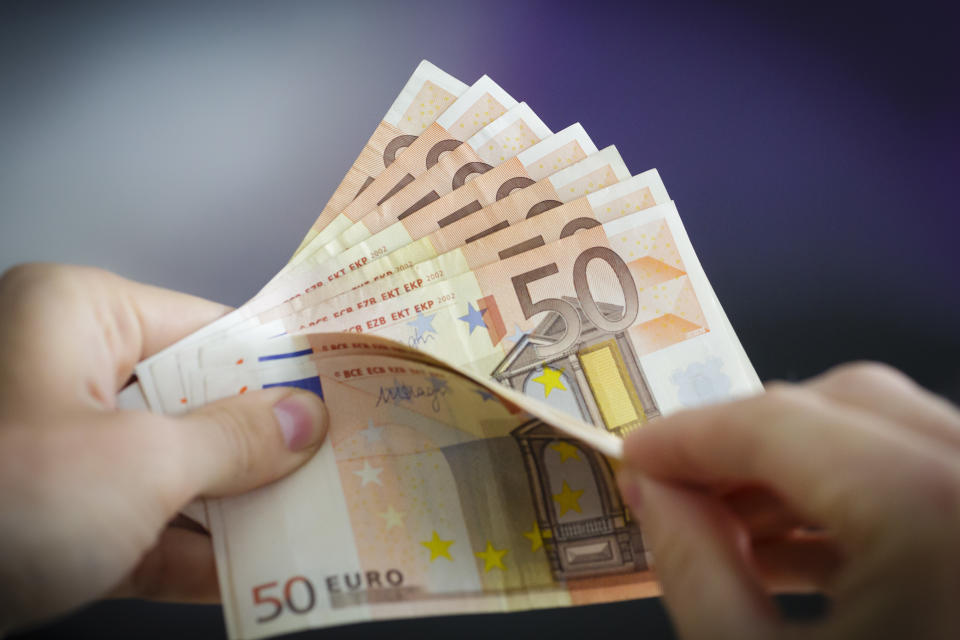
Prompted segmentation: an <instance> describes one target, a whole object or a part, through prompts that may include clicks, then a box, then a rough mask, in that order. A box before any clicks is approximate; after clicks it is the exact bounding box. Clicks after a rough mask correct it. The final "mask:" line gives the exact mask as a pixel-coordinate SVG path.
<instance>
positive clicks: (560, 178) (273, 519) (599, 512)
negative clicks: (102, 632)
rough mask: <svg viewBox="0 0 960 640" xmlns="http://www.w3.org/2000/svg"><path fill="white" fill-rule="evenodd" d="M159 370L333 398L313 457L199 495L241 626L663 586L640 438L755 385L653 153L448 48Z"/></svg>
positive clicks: (155, 400) (171, 375)
mask: <svg viewBox="0 0 960 640" xmlns="http://www.w3.org/2000/svg"><path fill="white" fill-rule="evenodd" d="M697 213H698V214H700V215H702V214H704V213H705V212H697ZM137 376H138V381H139V386H137V387H133V388H131V389H130V390H129V391H127V392H125V393H124V394H123V398H122V402H123V403H124V404H125V405H126V406H133V405H136V404H138V403H140V404H141V405H144V406H146V407H147V408H149V409H150V410H152V411H157V412H163V413H167V414H176V413H180V412H184V411H188V410H190V409H192V408H195V407H197V406H199V405H202V404H204V403H206V402H210V401H213V400H217V399H220V398H224V397H228V396H232V395H235V394H242V393H246V392H247V391H249V390H253V389H261V388H265V387H272V386H278V385H286V386H296V387H301V388H304V389H309V390H312V391H313V392H315V393H317V394H319V395H321V396H322V397H323V398H324V400H325V402H326V403H327V406H328V409H329V413H330V416H331V426H330V431H329V436H328V438H327V442H326V443H325V444H324V446H323V447H322V448H321V449H320V451H319V453H318V454H317V455H316V456H315V457H314V458H313V459H312V460H311V461H310V462H309V463H307V464H306V465H305V466H304V467H303V468H302V469H301V470H299V471H298V472H297V473H295V474H294V475H292V476H290V477H288V478H286V479H284V480H282V481H280V482H276V483H274V484H272V485H269V486H267V487H264V488H262V489H259V490H257V491H255V492H252V493H249V494H246V495H243V496H238V497H233V498H226V499H220V500H210V501H206V502H205V503H196V504H193V505H190V507H189V509H188V510H187V513H188V514H189V515H190V516H191V517H194V518H195V519H197V520H199V521H201V522H203V523H204V524H206V525H207V526H208V527H209V529H210V531H211V533H212V536H213V540H214V545H215V550H216V557H217V565H218V571H219V576H220V586H221V590H222V596H223V603H224V610H225V616H226V620H227V627H228V631H229V634H230V636H231V637H232V638H260V637H264V636H269V635H274V634H278V633H284V632H290V631H295V630H299V629H304V628H309V627H324V626H331V625H337V624H344V623H350V622H358V621H364V620H377V619H384V618H394V617H407V616H421V615H441V614H452V613H466V612H484V611H510V610H517V609H528V608H538V607H559V606H572V605H579V604H587V603H595V602H604V601H613V600H624V599H629V598H638V597H645V596H651V595H655V594H656V593H657V587H656V583H655V581H654V579H653V577H652V574H651V571H650V567H651V558H650V556H649V553H648V552H647V551H646V550H645V548H644V542H643V536H642V533H641V530H640V527H639V526H638V523H637V522H636V521H635V520H633V518H632V517H631V514H630V513H629V511H628V509H627V508H626V507H625V505H624V503H623V501H622V500H621V498H620V496H619V494H618V492H617V488H616V483H615V480H614V471H615V465H616V460H615V458H616V457H617V456H618V455H619V451H620V447H619V444H620V442H621V439H622V438H623V436H625V435H626V434H628V433H629V432H630V431H632V430H634V429H638V428H642V427H643V425H644V423H646V422H647V421H648V420H653V419H655V418H656V417H658V416H661V415H666V414H669V413H671V412H674V411H677V410H679V409H681V408H684V407H692V406H697V405H701V404H704V403H708V402H715V401H719V400H723V399H727V398H730V397H733V396H738V395H744V394H749V393H753V392H756V391H757V390H759V389H760V383H759V381H758V379H757V376H756V374H755V372H754V371H753V368H752V367H751V365H750V362H749V360H748V359H747V357H746V355H745V353H744V351H743V349H742V347H741V345H740V343H739V341H738V340H737V337H736V335H735V334H734V332H733V329H732V328H731V326H730V323H729V322H728V320H727V318H726V316H725V314H724V312H723V309H722V308H721V306H720V304H719V301H718V300H717V298H716V295H715V294H714V292H713V290H712V288H711V286H710V283H709V282H708V281H707V278H706V276H705V275H704V273H703V270H702V268H701V266H700V263H699V262H698V260H697V257H696V254H695V253H694V251H693V248H692V246H691V244H690V239H689V238H688V237H687V234H686V232H685V230H684V227H683V224H682V223H681V221H680V217H679V215H678V213H677V208H676V206H675V205H674V203H673V202H672V201H671V200H670V198H669V196H668V195H667V190H666V188H665V187H664V185H663V183H662V182H661V180H660V176H659V174H658V173H657V171H656V170H655V169H651V170H648V171H644V172H642V173H638V174H635V175H631V172H630V170H628V169H627V167H626V166H625V164H624V162H623V160H622V159H621V157H620V155H619V153H618V152H617V150H616V148H615V147H613V146H610V147H607V148H605V149H602V150H598V149H597V147H596V146H595V145H594V143H593V141H592V140H591V139H590V137H589V135H588V134H587V132H586V131H585V130H584V128H583V127H582V126H580V125H579V124H573V125H570V126H568V127H566V128H564V129H562V130H560V131H558V132H556V133H554V132H553V131H551V129H549V128H548V127H547V125H545V124H544V123H543V122H541V120H540V119H539V118H538V117H537V115H536V114H535V113H534V111H533V110H532V109H531V108H530V107H529V106H528V105H527V104H526V103H523V102H519V103H518V102H517V101H516V100H515V99H514V98H513V97H511V96H510V95H509V94H507V92H505V91H504V90H503V89H501V88H500V87H499V86H498V85H497V84H496V83H495V82H494V81H493V80H491V79H490V78H488V77H486V76H484V77H482V78H480V79H479V80H477V81H476V82H475V83H474V84H472V85H470V86H467V85H465V84H464V83H462V82H460V81H459V80H457V79H456V78H454V77H452V76H450V75H449V74H447V73H445V72H443V71H442V70H440V69H438V68H437V67H436V66H434V65H432V64H430V63H429V62H426V61H424V62H422V63H420V65H419V66H418V67H417V68H416V70H415V71H414V72H413V75H412V76H411V77H410V79H409V80H408V81H407V83H406V84H405V85H404V86H403V89H402V90H401V91H400V95H399V96H398V97H397V99H396V100H395V101H394V103H393V104H392V105H391V106H390V108H389V110H388V111H387V114H386V116H385V117H384V119H383V121H382V122H381V123H380V124H379V125H378V126H377V127H376V129H375V130H374V132H373V135H371V136H370V139H369V141H368V142H367V144H366V145H365V146H364V148H363V150H362V151H361V152H360V155H359V156H358V157H357V159H356V161H355V162H354V164H353V166H352V167H351V168H350V169H349V171H348V172H347V174H346V177H344V179H343V181H342V182H341V183H340V185H339V186H338V187H337V189H336V191H335V192H334V194H333V196H332V197H331V198H330V201H329V202H328V203H327V204H326V206H325V207H324V208H323V210H322V211H321V212H320V214H319V216H318V218H317V220H316V222H315V223H314V224H313V226H312V228H311V229H310V230H309V231H308V232H307V235H306V237H305V238H304V239H303V241H302V243H301V245H300V247H299V248H298V249H297V251H296V253H295V254H294V255H293V257H292V258H291V259H290V262H289V263H288V264H287V265H286V266H285V267H284V268H283V269H282V270H281V271H280V273H278V274H277V275H276V276H275V277H273V279H272V280H270V282H269V283H268V284H267V285H266V286H265V287H264V288H263V289H262V290H261V291H260V292H259V293H257V294H256V295H255V296H254V297H253V298H252V299H251V300H250V301H248V302H247V303H246V304H244V305H243V306H242V307H240V308H239V309H237V310H236V311H234V312H232V313H230V314H229V315H227V316H225V317H223V318H221V319H220V320H218V321H216V322H214V323H213V324H211V325H209V326H207V327H205V328H203V329H201V330H200V331H198V332H197V333H195V334H193V335H191V336H189V337H187V338H185V339H184V340H182V341H181V342H179V343H177V344H176V345H173V346H172V347H170V348H169V349H167V350H165V351H163V352H162V353H159V354H158V355H156V356H154V357H152V358H150V359H149V360H147V361H145V362H143V363H141V364H140V365H139V366H138V367H137Z"/></svg>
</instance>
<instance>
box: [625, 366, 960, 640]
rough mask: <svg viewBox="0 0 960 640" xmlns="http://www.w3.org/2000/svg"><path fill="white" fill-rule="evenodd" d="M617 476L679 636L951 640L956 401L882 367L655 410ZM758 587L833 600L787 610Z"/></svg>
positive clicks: (954, 633)
mask: <svg viewBox="0 0 960 640" xmlns="http://www.w3.org/2000/svg"><path fill="white" fill-rule="evenodd" d="M618 481H619V484H620V488H621V492H622V493H623V495H624V498H625V499H626V500H627V502H628V504H630V506H631V510H632V511H633V513H634V514H635V515H636V516H637V518H638V520H640V521H641V522H642V525H643V530H644V540H645V541H646V544H647V545H648V548H649V549H650V551H651V552H652V555H653V558H654V564H655V571H656V572H657V575H658V577H659V580H660V583H661V586H662V588H663V595H664V602H665V604H666V606H667V608H668V610H669V611H670V614H671V617H672V619H673V621H674V624H675V626H676V628H677V631H678V633H679V635H680V637H682V638H685V639H686V640H699V639H701V638H711V639H724V638H737V639H743V640H751V639H753V638H816V639H819V638H838V639H839V638H843V639H857V638H911V639H927V638H960V606H958V602H960V413H958V411H957V410H956V408H955V407H953V406H952V405H950V404H949V403H948V402H947V401H945V400H943V399H941V398H938V397H937V396H934V395H932V394H930V393H929V392H927V391H925V390H924V389H922V388H920V387H919V386H917V385H916V384H914V383H913V382H912V381H911V380H910V379H908V378H907V377H906V376H904V375H903V374H901V373H899V372H897V371H896V370H894V369H891V368H889V367H886V366H883V365H878V364H851V365H844V366H842V367H839V368H837V369H834V370H832V371H830V372H828V373H826V374H824V375H823V376H821V377H819V378H815V379H813V380H811V381H808V382H806V383H804V384H799V385H792V384H776V385H773V386H771V387H769V390H768V392H767V393H765V394H763V395H760V396H757V397H754V398H749V399H745V400H740V401H737V402H732V403H729V404H726V405H719V406H713V407H706V408H702V409H697V410H693V411H687V412H683V413H678V414H676V415H674V416H670V417H667V418H663V419H661V420H659V421H657V422H655V423H651V424H650V425H648V426H645V427H644V428H643V429H640V430H638V431H637V432H636V433H634V434H631V436H630V437H629V438H628V439H627V440H626V442H625V443H624V465H623V467H622V470H621V472H620V475H619V478H618ZM770 590H787V591H799V590H816V591H821V592H823V593H825V594H826V595H827V596H828V598H829V601H830V606H829V610H828V611H827V612H826V614H825V615H824V616H823V618H821V619H819V620H816V621H805V622H802V623H801V622H796V621H789V620H785V619H783V618H782V616H781V615H780V614H779V613H778V611H777V609H776V607H775V605H774V604H773V602H772V600H771V599H770V597H769V595H768V594H769V591H770Z"/></svg>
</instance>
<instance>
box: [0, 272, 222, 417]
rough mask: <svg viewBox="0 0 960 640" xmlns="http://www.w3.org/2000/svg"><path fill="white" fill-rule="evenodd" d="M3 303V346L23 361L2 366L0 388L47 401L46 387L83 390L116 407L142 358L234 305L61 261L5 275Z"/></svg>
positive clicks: (0, 284)
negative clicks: (13, 366) (7, 367)
mask: <svg viewBox="0 0 960 640" xmlns="http://www.w3.org/2000/svg"><path fill="white" fill-rule="evenodd" d="M0 301H3V302H5V303H7V304H4V305H2V307H0V319H2V320H3V322H2V329H3V330H2V331H0V347H2V349H3V352H4V353H5V355H6V359H7V361H8V362H16V363H17V366H16V369H11V370H10V371H5V370H4V369H3V368H0V382H3V384H2V385H0V386H2V389H3V391H4V392H9V394H10V396H11V397H13V398H17V397H21V396H27V397H28V400H31V401H33V400H35V401H36V404H39V405H41V406H42V405H43V403H42V402H41V400H42V395H43V393H45V394H48V395H49V396H50V397H51V398H54V399H57V401H61V402H62V400H63V399H64V398H67V399H69V400H70V401H71V402H75V398H76V396H77V394H78V391H80V396H81V398H82V399H84V400H89V399H92V400H93V404H94V405H96V406H98V407H99V408H104V407H110V406H112V398H113V396H114V395H115V394H116V392H117V391H118V390H119V389H120V388H121V387H122V385H123V384H125V383H126V381H127V380H128V379H129V377H130V374H131V373H132V371H133V367H134V365H135V364H136V363H137V362H139V361H140V360H142V359H143V358H145V357H148V356H150V355H152V354H154V353H156V352H157V351H159V350H160V349H162V348H164V347H166V346H168V345H170V344H172V343H173V342H175V341H177V340H179V339H180V338H182V337H184V336H186V335H188V334H189V333H191V332H193V331H195V330H196V329H199V328H200V327H202V326H204V325H206V324H209V323H210V322H212V321H213V320H215V319H216V318H218V317H220V316H221V315H223V314H224V313H226V312H227V311H228V307H225V306H223V305H221V304H218V303H215V302H209V301H207V300H203V299H201V298H197V297H194V296H190V295H187V294H183V293H177V292H175V291H169V290H166V289H161V288H159V287H152V286H149V285H145V284H140V283H137V282H132V281H130V280H126V279H125V278H121V277H120V276H117V275H115V274H112V273H110V272H108V271H104V270H101V269H95V268H91V267H77V266H65V265H56V264H28V265H21V266H18V267H15V268H13V269H11V270H9V271H8V272H6V273H5V274H4V275H3V277H2V278H0ZM51 357H55V358H56V366H53V367H51V366H50V364H49V362H50V358H51ZM37 389H41V390H42V392H43V393H42V394H40V395H39V396H37V391H36V390H37ZM30 396H37V397H36V398H33V397H30ZM22 404H26V403H22Z"/></svg>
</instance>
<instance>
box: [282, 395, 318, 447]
mask: <svg viewBox="0 0 960 640" xmlns="http://www.w3.org/2000/svg"><path fill="white" fill-rule="evenodd" d="M273 415H274V416H276V418H277V424H279V425H280V433H281V435H283V442H284V444H286V445H287V449H289V450H290V451H300V450H301V449H305V448H307V447H309V446H310V445H312V444H315V443H316V442H318V441H319V440H320V439H322V438H323V436H324V434H325V433H326V426H327V420H326V408H325V407H324V406H323V402H322V401H321V400H320V398H318V397H316V396H315V395H313V394H311V393H294V394H292V395H289V396H287V397H285V398H284V399H283V400H281V401H280V402H278V403H277V404H275V405H273Z"/></svg>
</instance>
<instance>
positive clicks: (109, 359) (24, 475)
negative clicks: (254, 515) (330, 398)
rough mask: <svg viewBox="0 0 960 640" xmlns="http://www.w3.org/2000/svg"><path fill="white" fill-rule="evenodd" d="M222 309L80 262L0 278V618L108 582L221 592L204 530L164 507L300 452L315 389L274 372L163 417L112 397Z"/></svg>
mask: <svg viewBox="0 0 960 640" xmlns="http://www.w3.org/2000/svg"><path fill="white" fill-rule="evenodd" d="M226 311H228V308H227V307H224V306H222V305H219V304H215V303H212V302H208V301H206V300H202V299H200V298H195V297H193V296H188V295H185V294H181V293H176V292H173V291H168V290H164V289H159V288H156V287H150V286H147V285H143V284H138V283H135V282H131V281H129V280H125V279H123V278H120V277H119V276H116V275H114V274H111V273H108V272H105V271H100V270H97V269H91V268H82V267H65V266H57V265H25V266H21V267H17V268H14V269H12V270H10V271H9V272H7V273H6V274H4V276H3V277H2V278H0V354H2V355H0V496H2V498H0V500H2V503H0V592H2V597H0V631H2V630H4V629H9V628H12V627H14V626H19V625H23V624H26V623H29V622H32V621H36V620H39V619H41V618H45V617H48V616H51V615H55V614H57V613H61V612H64V611H67V610H69V609H71V608H74V607H77V606H79V605H81V604H84V603H86V602H89V601H91V600H94V599H96V598H99V597H102V596H105V595H120V596H130V597H151V598H156V599H164V600H185V601H200V602H203V601H207V602H209V601H216V600H217V599H218V588H217V577H216V572H215V566H214V560H213V549H212V546H211V543H210V538H209V536H208V535H205V534H204V533H202V532H199V531H196V530H189V529H186V528H181V527H176V526H168V523H169V522H170V521H171V519H173V518H174V517H175V516H176V514H177V512H178V511H179V510H180V509H181V508H182V507H183V506H184V505H186V504H187V503H188V502H190V501H191V500H192V499H194V498H195V497H197V496H221V495H226V494H233V493H240V492H243V491H246V490H249V489H252V488H254V487H257V486H260V485H263V484H266V483H269V482H271V481H273V480H276V479H278V478H280V477H282V476H284V475H286V474H288V473H290V472H292V471H293V470H294V469H296V468H297V467H299V466H300V465H301V464H303V463H304V462H306V461H307V460H308V459H309V458H310V457H311V456H312V455H313V453H314V452H315V451H316V449H317V448H318V447H319V446H320V443H321V442H322V440H323V437H324V435H325V433H326V428H327V416H326V409H325V408H324V406H323V403H322V402H321V400H320V399H319V398H317V397H316V396H314V395H313V394H310V393H307V392H303V391H298V390H293V389H286V388H280V389H270V390H263V391H257V392H255V393H249V394H245V395H244V396H242V397H237V398H233V399H230V400H225V401H221V402H217V403H214V404H211V405H208V406H207V407H204V408H203V409H201V410H199V411H196V412H194V413H191V414H189V415H186V416H183V417H181V418H170V417H165V416H160V415H153V414H150V413H145V412H138V411H118V410H117V409H116V407H115V398H116V394H117V391H118V390H119V389H121V388H122V387H123V386H124V384H125V383H126V382H127V381H128V380H129V378H130V376H131V374H132V372H133V367H134V365H135V364H136V363H137V362H138V361H140V360H142V359H143V358H146V357H148V356H150V355H151V354H153V353H155V352H157V351H159V350H160V349H162V348H164V347H166V346H167V345H169V344H171V343H173V342H175V341H176V340H178V339H179V338H181V337H183V336H185V335H187V334H189V333H190V332H192V331H194V330H195V329H198V328H200V327H201V326H203V325H205V324H207V323H209V322H211V321H213V320H214V319H216V318H217V317H218V316H220V315H222V314H223V313H225V312H226Z"/></svg>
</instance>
